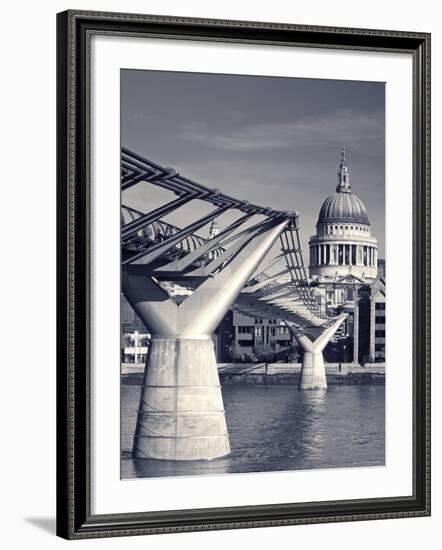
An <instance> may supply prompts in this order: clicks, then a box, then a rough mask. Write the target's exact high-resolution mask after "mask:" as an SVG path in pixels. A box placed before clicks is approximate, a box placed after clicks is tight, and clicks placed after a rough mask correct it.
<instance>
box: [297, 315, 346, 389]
mask: <svg viewBox="0 0 442 550" xmlns="http://www.w3.org/2000/svg"><path fill="white" fill-rule="evenodd" d="M344 319H345V316H342V317H340V318H339V319H337V320H336V321H335V322H334V323H333V325H332V326H331V327H328V328H326V329H325V330H324V332H322V334H321V335H320V336H318V338H317V339H316V340H315V341H312V340H311V339H310V338H309V337H308V336H307V335H306V334H304V333H303V332H302V331H301V330H299V329H297V328H296V327H294V326H293V325H289V330H290V332H291V334H292V335H293V336H294V337H295V338H296V340H297V342H298V344H299V345H300V346H301V347H302V349H303V351H304V356H303V358H302V367H301V377H300V379H299V389H301V390H315V389H326V388H327V375H326V373H325V365H324V355H323V351H324V349H325V346H326V345H327V344H328V343H329V341H330V339H331V338H332V336H333V335H334V334H335V332H336V331H337V330H338V328H339V327H340V326H341V324H342V322H343V321H344Z"/></svg>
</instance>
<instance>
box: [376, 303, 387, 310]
mask: <svg viewBox="0 0 442 550" xmlns="http://www.w3.org/2000/svg"><path fill="white" fill-rule="evenodd" d="M376 309H385V302H377V303H376Z"/></svg>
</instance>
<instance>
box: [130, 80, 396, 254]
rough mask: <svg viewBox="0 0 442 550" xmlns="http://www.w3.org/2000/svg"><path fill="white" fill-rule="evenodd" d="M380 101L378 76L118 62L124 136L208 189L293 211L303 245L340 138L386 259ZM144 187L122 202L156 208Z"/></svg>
mask: <svg viewBox="0 0 442 550" xmlns="http://www.w3.org/2000/svg"><path fill="white" fill-rule="evenodd" d="M384 101H385V92H384V84H383V83H379V82H354V81H336V80H314V79H297V78H276V77H263V76H244V75H218V74H199V73H181V72H162V71H136V70H123V71H122V72H121V128H122V135H121V140H122V145H124V146H125V147H128V148H129V149H132V150H134V151H135V152H138V153H139V154H141V155H143V156H145V157H147V158H149V159H151V160H153V161H154V162H157V163H158V164H162V165H165V166H171V167H173V168H175V169H176V170H178V171H179V172H180V173H181V174H182V175H183V176H186V177H188V178H191V179H193V180H196V181H198V182H200V183H202V184H204V185H206V186H208V187H212V188H217V189H220V190H221V191H223V192H225V193H228V194H230V195H233V196H236V197H238V198H241V199H245V200H248V201H250V202H253V203H256V204H260V205H263V206H271V207H273V208H276V209H281V210H288V209H290V210H297V211H298V212H299V213H300V215H301V223H302V242H303V246H304V247H305V248H306V247H307V241H308V237H309V236H310V235H312V234H314V232H315V224H316V221H317V216H318V212H319V209H320V207H321V204H322V202H323V201H324V199H325V198H326V197H327V196H328V195H329V194H331V193H332V192H333V191H334V190H335V187H336V183H337V175H336V174H337V169H338V164H339V156H340V150H341V146H342V144H345V145H346V148H347V161H348V166H349V171H350V183H351V186H352V190H353V192H354V193H356V194H357V195H359V197H360V198H361V199H362V201H363V202H364V204H365V205H366V207H367V210H368V215H369V218H370V222H371V224H372V231H373V234H374V235H375V236H376V237H377V238H378V239H379V257H383V256H384V231H385V204H384V199H385V197H384V195H385V182H384V170H385V162H384V148H385V139H384V128H385V122H384V119H385V117H384ZM149 189H151V186H148V188H147V186H146V188H141V187H140V186H136V188H133V189H132V190H131V192H130V193H128V194H125V198H124V200H125V203H126V204H130V205H131V206H133V207H137V208H139V209H141V210H148V209H150V208H152V207H153V206H154V205H156V203H157V202H160V200H161V197H159V195H158V193H157V192H156V191H154V192H151V191H150V190H149ZM155 193H157V194H155ZM192 215H193V212H192V207H190V208H188V209H187V210H183V213H182V216H183V218H182V223H179V220H177V218H175V219H174V220H171V221H172V222H173V223H176V224H177V225H184V224H185V223H188V221H189V220H190V219H191V218H192ZM204 233H205V230H202V231H201V234H203V235H204ZM306 257H307V255H306Z"/></svg>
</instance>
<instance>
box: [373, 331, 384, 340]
mask: <svg viewBox="0 0 442 550" xmlns="http://www.w3.org/2000/svg"><path fill="white" fill-rule="evenodd" d="M374 335H375V336H376V337H378V338H385V330H375V331H374Z"/></svg>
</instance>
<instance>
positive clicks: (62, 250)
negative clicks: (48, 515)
mask: <svg viewBox="0 0 442 550" xmlns="http://www.w3.org/2000/svg"><path fill="white" fill-rule="evenodd" d="M57 28H58V42H57V50H58V59H57V67H58V78H57V95H58V105H57V119H58V131H57V138H58V146H57V147H58V150H57V158H58V166H57V176H58V228H57V232H58V336H57V341H58V370H57V373H58V382H57V392H58V393H57V397H58V399H57V413H58V423H57V438H58V443H57V452H58V470H57V533H58V535H59V536H62V537H65V538H68V539H78V538H87V537H100V536H123V535H132V534H134V535H135V534H151V533H167V532H174V531H190V530H209V529H233V528H240V527H260V526H262V527H265V526H274V525H291V524H302V523H317V522H331V521H348V520H367V519H379V518H397V517H413V516H424V515H429V513H430V359H429V357H430V350H429V348H430V321H429V315H430V294H429V293H430V286H429V278H430V267H429V266H430V225H429V223H430V222H429V209H430V199H429V190H430V125H429V120H430V36H429V35H428V34H426V33H409V32H398V31H383V30H365V29H348V28H326V27H314V26H298V25H286V24H278V23H256V22H244V21H221V20H205V19H184V18H177V17H167V16H156V15H155V16H153V15H152V16H151V15H134V14H118V13H99V12H83V11H72V10H70V11H67V12H63V13H60V14H58V21H57ZM387 304H388V305H387Z"/></svg>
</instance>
